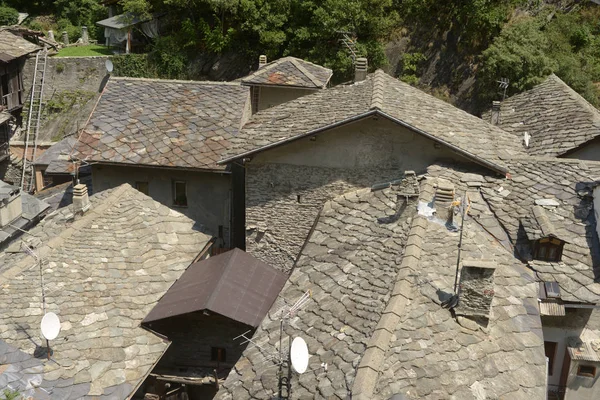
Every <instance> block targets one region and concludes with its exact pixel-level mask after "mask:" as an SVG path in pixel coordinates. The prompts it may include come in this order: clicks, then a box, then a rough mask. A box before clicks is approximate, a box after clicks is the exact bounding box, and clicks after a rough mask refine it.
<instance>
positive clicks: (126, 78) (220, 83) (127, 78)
mask: <svg viewBox="0 0 600 400" xmlns="http://www.w3.org/2000/svg"><path fill="white" fill-rule="evenodd" d="M110 80H116V81H140V82H164V83H190V84H195V85H215V86H242V85H241V84H240V82H227V81H194V80H181V79H160V78H134V77H130V76H112V77H111V78H110ZM110 80H109V81H110Z"/></svg>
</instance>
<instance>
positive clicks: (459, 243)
mask: <svg viewBox="0 0 600 400" xmlns="http://www.w3.org/2000/svg"><path fill="white" fill-rule="evenodd" d="M466 202H467V192H466V191H465V196H464V197H463V201H462V203H463V205H462V206H463V209H462V220H461V222H460V238H459V239H458V256H457V257H456V273H455V275H454V293H458V292H457V289H458V269H459V267H460V251H461V249H462V239H463V232H464V229H463V228H464V226H465V214H466V213H467V204H465V203H466Z"/></svg>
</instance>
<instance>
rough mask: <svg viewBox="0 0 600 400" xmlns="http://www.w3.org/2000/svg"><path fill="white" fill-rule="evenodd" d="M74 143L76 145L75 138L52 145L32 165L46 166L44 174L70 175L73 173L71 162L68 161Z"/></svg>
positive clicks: (73, 168)
mask: <svg viewBox="0 0 600 400" xmlns="http://www.w3.org/2000/svg"><path fill="white" fill-rule="evenodd" d="M75 143H77V139H76V138H75V137H72V136H70V137H68V138H65V139H63V140H61V141H60V142H57V143H55V144H53V145H52V146H51V147H50V148H49V149H47V150H46V151H45V152H44V154H42V155H41V156H40V157H38V158H36V159H35V160H34V162H33V164H34V165H41V166H46V170H45V173H46V174H70V173H72V172H74V171H75V167H74V165H73V162H72V161H69V155H70V154H71V151H72V149H73V146H75Z"/></svg>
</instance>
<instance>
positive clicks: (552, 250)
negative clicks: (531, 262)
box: [533, 238, 565, 261]
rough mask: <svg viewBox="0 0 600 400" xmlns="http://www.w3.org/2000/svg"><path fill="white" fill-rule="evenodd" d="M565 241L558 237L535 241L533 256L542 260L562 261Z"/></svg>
mask: <svg viewBox="0 0 600 400" xmlns="http://www.w3.org/2000/svg"><path fill="white" fill-rule="evenodd" d="M564 244H565V242H563V241H561V240H559V239H556V238H543V239H540V240H536V241H535V242H533V258H534V259H536V260H541V261H560V258H561V257H562V249H563V246H564Z"/></svg>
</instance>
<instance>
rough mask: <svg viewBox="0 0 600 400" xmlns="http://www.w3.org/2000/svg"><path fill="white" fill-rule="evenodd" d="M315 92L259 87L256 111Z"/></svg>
mask: <svg viewBox="0 0 600 400" xmlns="http://www.w3.org/2000/svg"><path fill="white" fill-rule="evenodd" d="M314 92H316V90H309V89H294V88H280V87H267V86H260V96H259V100H258V111H260V110H264V109H266V108H271V107H274V106H276V105H279V104H282V103H285V102H287V101H291V100H294V99H297V98H298V97H302V96H306V95H309V94H311V93H314Z"/></svg>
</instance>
